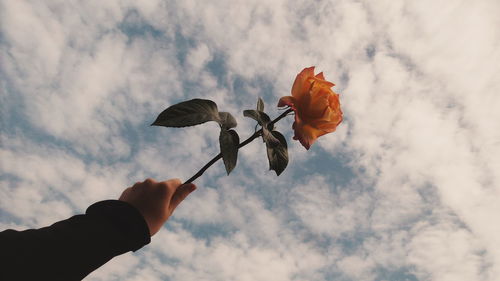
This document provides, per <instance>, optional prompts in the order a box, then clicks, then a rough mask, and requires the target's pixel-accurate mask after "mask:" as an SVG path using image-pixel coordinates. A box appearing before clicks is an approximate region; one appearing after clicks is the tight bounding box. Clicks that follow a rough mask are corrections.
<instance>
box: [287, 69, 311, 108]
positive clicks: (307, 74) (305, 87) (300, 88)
mask: <svg viewBox="0 0 500 281" xmlns="http://www.w3.org/2000/svg"><path fill="white" fill-rule="evenodd" d="M311 77H314V66H311V67H307V68H304V69H303V70H302V71H301V72H300V73H299V74H297V77H296V78H295V81H294V82H293V86H292V96H293V97H294V98H296V99H298V100H299V99H301V98H302V96H304V95H305V94H307V92H308V91H309V88H310V86H311V83H310V82H308V80H309V79H310V78H311Z"/></svg>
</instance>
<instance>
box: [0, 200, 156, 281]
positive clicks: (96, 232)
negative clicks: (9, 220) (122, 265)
mask: <svg viewBox="0 0 500 281" xmlns="http://www.w3.org/2000/svg"><path fill="white" fill-rule="evenodd" d="M150 241H151V239H150V235H149V229H148V226H147V224H146V221H145V220H144V218H143V217H142V215H141V214H140V213H139V211H138V210H137V209H135V208H134V207H133V206H132V205H130V204H128V203H126V202H122V201H118V200H107V201H101V202H98V203H95V204H93V205H92V206H90V207H89V208H88V209H87V211H86V213H85V214H84V215H76V216H73V217H71V218H69V219H67V220H63V221H60V222H57V223H54V224H53V225H51V226H48V227H43V228H40V229H29V230H24V231H16V230H5V231H3V232H0V265H1V269H0V280H12V281H15V280H54V281H56V280H65V281H71V280H82V279H83V278H84V277H85V276H87V275H88V274H89V273H90V272H92V271H94V270H95V269H97V268H98V267H100V266H101V265H103V264H105V263H106V262H107V261H109V260H110V259H112V258H113V257H115V256H118V255H121V254H123V253H126V252H128V251H137V250H138V249H140V248H142V247H143V246H144V245H146V244H149V242H150Z"/></svg>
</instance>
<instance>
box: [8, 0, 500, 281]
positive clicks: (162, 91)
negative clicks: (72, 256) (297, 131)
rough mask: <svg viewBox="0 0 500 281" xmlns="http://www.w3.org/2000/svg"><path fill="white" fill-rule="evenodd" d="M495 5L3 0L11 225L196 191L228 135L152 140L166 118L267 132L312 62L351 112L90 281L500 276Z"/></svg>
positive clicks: (220, 187)
mask: <svg viewBox="0 0 500 281" xmlns="http://www.w3.org/2000/svg"><path fill="white" fill-rule="evenodd" d="M499 11H500V4H499V3H498V1H495V0H485V1H480V2H474V3H471V2H470V1H461V0H452V1H444V0H442V1H431V0H424V1H389V0H379V1H349V0H345V1H343V0H331V1H324V0H319V1H314V2H311V1H295V0H277V1H260V0H251V1H225V0H223V1H216V2H215V1H213V2H212V1H189V0H185V1H161V0H148V1H114V0H113V1H84V2H81V1H44V2H36V1H35V2H32V1H24V0H11V1H9V0H0V23H1V24H0V30H1V32H0V81H1V87H0V92H1V96H0V98H1V100H0V109H1V124H2V127H1V128H2V129H1V132H0V145H1V146H0V159H1V160H0V161H1V162H0V164H1V165H0V229H6V228H15V229H25V228H33V227H41V226H45V225H48V224H51V223H53V222H55V221H57V220H61V219H65V218H67V217H69V216H71V215H74V214H79V213H82V212H84V210H85V209H86V208H87V207H88V206H89V205H90V204H92V203H94V202H96V201H99V200H104V199H109V198H117V197H118V196H119V195H120V193H121V191H122V190H123V189H124V188H126V187H128V186H130V185H132V184H133V183H135V182H137V181H141V180H144V179H145V178H147V177H153V178H155V179H157V180H163V179H169V178H173V177H177V178H180V179H182V180H185V179H187V178H189V177H190V176H191V175H193V174H194V173H195V172H196V171H197V170H198V169H199V168H200V167H202V166H203V165H204V164H205V163H206V162H208V161H209V160H210V159H211V158H212V157H213V156H214V155H215V154H217V153H218V133H217V129H218V127H217V126H218V125H217V124H215V123H213V124H211V123H207V124H203V125H200V126H197V127H192V128H183V129H171V128H161V127H150V126H149V124H151V123H152V121H154V119H155V118H156V116H157V115H158V114H159V113H160V112H161V111H162V110H163V109H165V108H166V107H168V106H169V105H171V104H174V103H177V102H180V101H184V100H187V99H191V98H206V99H211V100H214V101H216V102H217V104H218V106H219V109H220V110H222V111H229V112H231V113H232V114H233V115H234V116H235V117H236V119H237V121H238V127H237V128H236V129H237V131H238V133H239V135H240V137H241V138H246V137H247V136H249V135H251V133H252V132H253V128H254V123H253V120H250V119H248V118H244V117H243V115H242V111H243V110H244V109H249V108H254V107H255V103H256V100H257V98H258V97H262V98H263V99H264V101H265V103H266V111H267V112H268V113H269V115H271V116H272V117H276V116H278V114H279V113H280V112H279V111H278V110H277V108H276V104H277V101H278V99H279V98H280V97H281V96H285V95H289V94H290V88H291V85H292V82H293V80H294V78H295V75H296V74H297V73H298V72H299V71H301V70H302V69H303V68H304V67H308V66H311V65H314V66H316V69H317V71H324V73H325V76H326V78H327V80H329V81H332V82H334V83H335V84H336V86H335V87H334V90H335V91H336V92H338V93H339V94H340V98H341V104H342V108H343V111H344V114H345V120H344V122H343V123H342V124H341V125H340V126H339V127H338V129H337V131H336V132H335V133H333V134H329V135H326V136H324V137H321V138H320V139H319V140H318V141H317V142H316V143H315V144H314V145H313V146H312V148H311V150H309V151H306V150H305V149H304V148H303V147H302V146H301V145H300V144H299V143H298V142H296V141H293V140H292V136H293V132H292V130H291V124H292V121H293V120H292V118H288V119H285V120H283V121H282V122H280V123H279V124H278V125H277V127H278V129H279V130H280V131H281V132H282V133H283V134H284V135H285V136H286V138H287V140H288V145H289V155H290V164H289V167H288V168H287V169H286V170H285V172H284V173H283V174H282V175H281V176H279V177H276V175H275V174H274V172H272V171H268V164H267V162H266V161H267V160H266V152H265V146H264V144H263V143H262V142H261V141H254V142H253V143H251V144H250V145H248V146H246V147H244V148H243V149H242V150H241V151H240V152H239V158H238V165H237V167H236V168H235V170H234V171H233V172H232V173H231V175H230V176H229V177H228V176H226V175H225V171H224V168H223V165H222V163H217V164H216V165H214V166H213V167H212V168H210V169H209V170H208V171H207V172H206V173H205V174H204V175H203V176H202V177H201V178H199V179H198V180H197V181H196V182H195V183H196V184H197V185H198V189H197V191H196V192H194V193H193V194H192V195H190V197H189V198H188V199H187V200H186V201H185V202H183V204H182V205H181V206H180V207H179V208H178V209H177V210H176V212H175V214H174V216H173V217H172V218H171V220H169V222H168V223H167V225H166V226H165V227H164V228H163V229H162V230H161V231H160V232H159V233H158V234H157V235H155V236H154V237H153V240H152V242H151V244H150V245H148V246H147V247H145V248H144V249H142V250H141V251H139V252H137V253H134V254H131V253H129V254H126V255H123V256H121V257H118V258H116V259H114V260H112V261H111V262H109V263H108V264H106V265H105V266H103V267H102V268H100V269H99V270H97V271H96V272H94V273H92V274H91V275H90V276H89V277H87V278H86V280H94V281H97V280H151V281H153V280H181V281H182V280H238V281H239V280H241V281H244V280H277V281H280V280H342V281H344V280H345V281H348V280H356V281H359V280H361V281H364V280H366V281H369V280H377V281H382V280H385V281H403V280H407V281H414V280H419V281H423V280H439V281H441V280H453V281H460V280H464V281H470V280H485V281H494V280H499V279H498V276H500V238H499V237H500V236H499V235H498V233H500V224H498V223H497V222H498V216H497V214H498V213H500V207H499V206H500V189H499V188H500V172H499V171H500V160H499V159H500V157H498V156H496V155H500V130H498V129H497V128H498V120H500V111H499V110H498V108H500V98H499V97H498V92H499V91H500V84H499V83H498V81H500V68H499V66H498V63H497V62H498V61H499V60H500V48H499V47H500V46H499V44H500V43H499V42H500V31H499V30H500V29H499V28H496V27H498V26H500V22H499V20H498V12H499Z"/></svg>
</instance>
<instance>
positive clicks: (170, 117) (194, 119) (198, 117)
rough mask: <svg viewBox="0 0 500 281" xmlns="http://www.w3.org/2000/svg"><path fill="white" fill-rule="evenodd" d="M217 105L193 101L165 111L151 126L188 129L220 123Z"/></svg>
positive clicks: (201, 100)
mask: <svg viewBox="0 0 500 281" xmlns="http://www.w3.org/2000/svg"><path fill="white" fill-rule="evenodd" d="M219 120H220V119H219V111H218V110H217V104H216V103H215V102H213V101H211V100H204V99H192V100H188V101H184V102H180V103H178V104H174V105H172V106H170V107H169V108H167V109H165V110H164V111H163V112H162V113H160V115H158V118H156V120H155V121H154V122H153V124H151V126H165V127H175V128H179V127H186V126H194V125H198V124H202V123H205V122H208V121H219Z"/></svg>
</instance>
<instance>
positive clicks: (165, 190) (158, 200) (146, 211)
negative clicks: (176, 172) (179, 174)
mask: <svg viewBox="0 0 500 281" xmlns="http://www.w3.org/2000/svg"><path fill="white" fill-rule="evenodd" d="M195 189H196V186H195V185H194V184H192V183H190V184H184V185H181V181H180V180H179V179H170V180H167V181H162V182H156V181H155V180H153V179H146V180H145V181H144V182H138V183H136V184H134V185H133V186H132V187H128V188H127V189H125V190H124V191H123V193H122V195H121V196H120V198H119V199H118V200H120V201H124V202H127V203H129V204H131V205H132V206H134V207H136V208H137V209H138V210H139V212H140V213H141V214H142V216H143V217H144V219H145V220H146V222H147V224H148V227H149V234H150V235H151V236H153V235H155V234H156V233H157V232H158V231H159V230H160V228H161V227H162V226H163V224H164V223H165V221H167V219H168V218H169V217H170V216H171V215H172V213H173V212H174V210H175V208H176V207H177V206H178V205H179V204H180V203H181V202H182V200H184V198H186V197H187V196H188V195H189V193H191V192H193V191H194V190H195Z"/></svg>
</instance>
